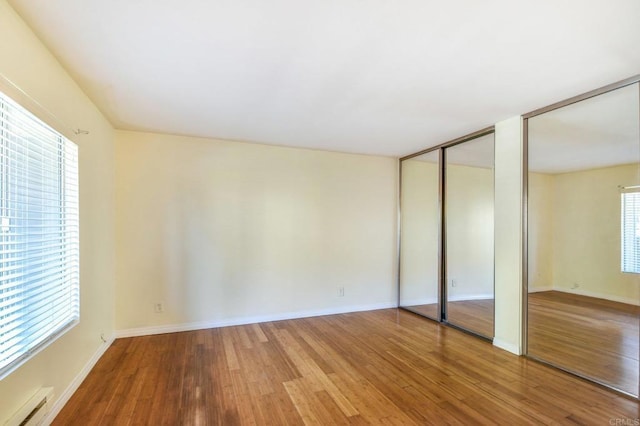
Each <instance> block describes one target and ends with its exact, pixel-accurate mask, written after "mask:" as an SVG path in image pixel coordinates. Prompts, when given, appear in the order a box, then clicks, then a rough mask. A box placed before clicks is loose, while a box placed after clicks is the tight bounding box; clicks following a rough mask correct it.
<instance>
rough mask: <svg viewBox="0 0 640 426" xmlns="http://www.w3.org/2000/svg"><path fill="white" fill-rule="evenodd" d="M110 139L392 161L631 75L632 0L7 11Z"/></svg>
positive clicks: (71, 5) (19, 4)
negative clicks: (106, 127)
mask: <svg viewBox="0 0 640 426" xmlns="http://www.w3.org/2000/svg"><path fill="white" fill-rule="evenodd" d="M9 3H10V4H11V5H12V6H13V7H14V8H15V9H16V10H17V11H18V13H20V15H21V16H22V17H23V18H24V19H25V21H26V22H27V23H28V24H29V25H30V26H31V27H32V29H33V30H34V31H35V32H36V34H38V35H39V37H40V38H41V39H42V40H43V41H44V43H45V44H46V45H47V46H48V47H49V48H50V50H51V51H52V52H53V53H54V55H56V56H57V58H58V59H59V60H60V61H61V62H62V64H63V65H64V66H65V67H66V68H67V69H68V70H69V72H70V73H71V75H72V76H73V77H74V78H75V79H76V81H77V82H78V83H79V85H80V86H81V87H82V88H83V90H85V92H86V93H87V94H88V95H89V97H90V98H91V99H92V100H93V101H94V102H95V103H96V105H97V106H98V108H100V109H101V110H102V111H103V112H104V113H105V115H106V116H107V117H108V119H109V120H110V121H111V122H112V123H113V124H114V126H116V127H117V128H120V129H132V130H144V131H155V132H162V133H172V134H184V135H194V136H204V137H213V138H225V139H231V140H243V141H253V142H260V143H269V144H277V145H287V146H298V147H306V148H316V149H325V150H335V151H344V152H356V153H367V154H383V155H392V156H402V155H406V154H409V153H411V152H415V151H419V150H421V149H423V148H425V147H428V146H433V145H436V144H439V143H441V142H445V141H447V140H451V139H454V138H457V137H459V136H463V135H465V134H468V133H470V132H472V131H475V130H479V129H481V128H484V127H486V126H489V125H491V124H493V123H495V122H497V121H500V120H503V119H506V118H509V117H512V116H514V115H518V114H521V113H525V112H528V111H531V110H533V109H536V108H539V107H543V106H545V105H548V104H550V103H553V102H556V101H559V100H562V99H565V98H567V97H571V96H574V95H577V94H580V93H582V92H585V91H588V90H591V89H595V88H597V87H599V86H602V85H605V84H609V83H612V82H615V81H618V80H621V79H624V78H627V77H630V76H632V75H635V74H638V73H639V72H640V49H639V48H638V46H637V42H638V40H640V25H638V17H640V1H638V0H616V1H611V0H589V1H588V2H585V1H584V0H544V1H540V0H539V1H513V0H485V1H477V0H452V1H446V2H445V1H433V0H404V1H390V0H368V1H364V0H340V1H337V0H323V1H305V0H271V1H263V0H215V1H205V0H180V1H178V0H173V1H169V0H109V1H104V0H102V1H98V0H55V1H51V0H9Z"/></svg>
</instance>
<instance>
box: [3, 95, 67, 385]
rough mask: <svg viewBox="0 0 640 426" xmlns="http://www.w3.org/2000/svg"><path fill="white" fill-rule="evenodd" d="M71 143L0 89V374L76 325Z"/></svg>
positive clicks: (6, 371) (6, 372) (7, 371)
mask: <svg viewBox="0 0 640 426" xmlns="http://www.w3.org/2000/svg"><path fill="white" fill-rule="evenodd" d="M77 170H78V152H77V146H76V145H75V144H74V143H72V142H70V141H69V140H67V139H66V138H65V137H64V136H62V135H61V134H59V133H58V132H56V131H54V130H53V129H51V128H50V127H48V126H47V125H46V124H44V123H43V122H42V121H40V120H39V119H38V118H36V117H35V116H34V115H33V114H31V113H30V112H28V111H27V110H25V109H24V108H22V107H21V106H20V105H18V104H16V103H15V102H14V101H13V100H11V99H9V98H8V97H6V96H5V95H3V94H2V93H0V378H2V377H4V376H5V375H6V374H8V373H9V372H10V371H12V370H13V369H15V368H16V367H17V366H19V365H20V364H21V363H23V362H24V361H25V360H26V359H28V358H29V357H30V356H31V355H32V354H34V353H35V352H36V351H38V350H39V349H40V348H42V347H44V346H45V345H46V344H48V343H49V342H50V341H52V340H53V339H55V338H56V337H58V336H59V335H61V334H62V333H64V332H65V331H66V330H68V329H69V328H71V327H72V326H73V325H75V324H76V323H77V322H78V320H79V316H80V312H79V311H80V309H79V277H78V275H79V265H78V257H79V253H78V251H79V240H78V231H79V230H78V172H77Z"/></svg>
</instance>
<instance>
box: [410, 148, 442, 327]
mask: <svg viewBox="0 0 640 426" xmlns="http://www.w3.org/2000/svg"><path fill="white" fill-rule="evenodd" d="M438 157H439V150H435V151H431V152H429V153H426V154H422V155H419V156H416V157H413V158H410V159H406V160H403V161H401V163H400V167H401V170H400V173H401V175H400V176H401V188H400V190H401V195H400V197H401V200H400V212H401V215H400V218H401V232H400V254H401V255H400V306H401V307H403V308H406V309H408V310H411V311H413V312H415V313H418V314H420V315H423V316H426V317H429V318H432V319H435V320H438V319H439V310H440V305H439V303H438V300H439V291H438V284H439V279H438V277H439V263H438V262H439V260H438V258H439V256H438V251H439V244H440V239H439V229H440V228H439V223H440V207H439V205H440V204H439V201H438V199H439V187H440V184H439V158H438Z"/></svg>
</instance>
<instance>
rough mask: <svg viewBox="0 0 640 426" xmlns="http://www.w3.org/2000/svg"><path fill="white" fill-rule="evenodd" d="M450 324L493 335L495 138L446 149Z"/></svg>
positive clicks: (484, 334)
mask: <svg viewBox="0 0 640 426" xmlns="http://www.w3.org/2000/svg"><path fill="white" fill-rule="evenodd" d="M445 153H446V156H445V158H446V160H445V161H446V179H445V191H446V196H445V205H446V208H445V218H446V276H447V279H446V286H447V287H446V295H447V297H446V299H447V305H446V320H447V322H449V323H450V324H453V325H456V326H458V327H462V328H464V329H466V330H469V331H472V332H474V333H477V334H479V335H481V336H484V337H487V338H492V337H493V331H494V323H493V321H494V227H493V226H494V214H493V210H494V190H493V189H494V173H493V164H494V134H493V133H490V134H487V135H484V136H481V137H479V138H475V139H472V140H469V141H467V142H464V143H461V144H459V145H454V146H452V147H449V148H446V150H445Z"/></svg>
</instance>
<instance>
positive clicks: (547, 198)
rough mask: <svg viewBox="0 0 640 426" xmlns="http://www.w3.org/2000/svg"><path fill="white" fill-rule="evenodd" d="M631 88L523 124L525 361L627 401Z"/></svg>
mask: <svg viewBox="0 0 640 426" xmlns="http://www.w3.org/2000/svg"><path fill="white" fill-rule="evenodd" d="M638 86H639V85H638V83H634V84H627V85H622V87H619V88H616V89H613V90H608V91H604V90H602V91H601V92H603V93H601V94H597V96H596V95H595V94H594V96H591V97H587V98H586V99H584V100H579V99H577V100H576V101H574V102H571V101H567V102H565V103H562V104H559V106H557V107H553V106H552V107H549V108H548V109H547V110H546V111H545V110H542V111H540V112H537V113H536V112H534V113H531V114H530V115H528V116H525V129H526V130H525V136H526V141H527V151H526V152H527V160H526V162H525V164H526V165H527V167H528V173H527V181H528V182H527V286H528V294H527V299H528V302H527V314H528V316H527V354H528V355H529V356H531V357H533V358H536V359H539V360H542V361H544V362H547V363H549V364H552V365H554V366H556V367H559V368H562V369H564V370H567V371H570V372H572V373H575V374H578V375H580V376H583V377H586V378H589V379H591V380H594V381H596V382H599V383H601V384H604V385H606V386H609V387H612V388H615V389H617V390H619V391H622V392H624V393H627V394H629V395H635V396H636V397H637V396H638V394H639V386H640V383H639V376H638V371H639V367H640V361H639V356H638V355H639V353H640V348H639V340H640V329H639V326H640V307H639V305H640V173H639V164H640V101H639V99H640V88H639V87H638ZM585 97H586V96H585Z"/></svg>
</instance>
